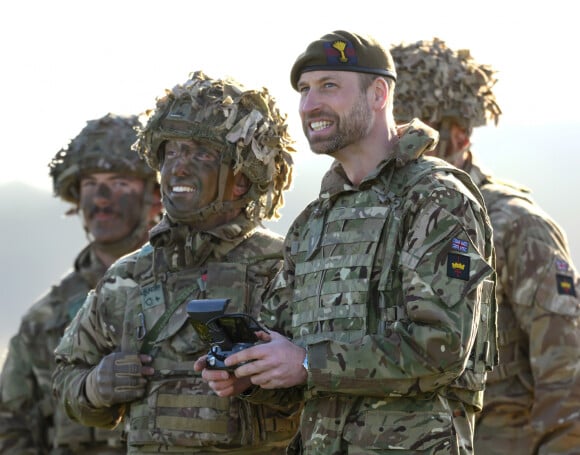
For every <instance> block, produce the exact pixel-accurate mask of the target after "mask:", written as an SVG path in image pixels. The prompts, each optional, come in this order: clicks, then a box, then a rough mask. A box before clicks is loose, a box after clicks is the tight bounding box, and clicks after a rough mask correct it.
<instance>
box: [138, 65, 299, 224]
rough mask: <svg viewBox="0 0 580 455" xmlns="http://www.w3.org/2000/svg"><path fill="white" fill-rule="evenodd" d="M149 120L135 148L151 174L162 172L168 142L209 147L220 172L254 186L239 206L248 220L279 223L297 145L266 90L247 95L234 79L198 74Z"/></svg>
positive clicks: (159, 104) (151, 113)
mask: <svg viewBox="0 0 580 455" xmlns="http://www.w3.org/2000/svg"><path fill="white" fill-rule="evenodd" d="M147 115H148V120H147V123H146V125H145V126H144V127H143V128H141V129H140V130H139V132H138V140H137V142H136V143H135V146H134V148H135V149H136V150H137V151H138V152H139V153H140V154H141V156H142V157H144V158H145V160H146V161H147V162H148V163H149V165H150V166H151V167H152V168H154V169H156V170H159V169H160V167H161V164H162V163H161V160H162V156H161V153H160V152H161V151H162V149H161V146H162V144H163V143H164V142H165V141H168V140H183V139H192V140H195V141H198V142H206V143H209V144H210V145H211V146H213V147H215V148H216V149H217V150H219V151H220V152H221V162H222V167H223V166H225V167H226V168H233V171H234V173H237V172H242V173H243V174H244V175H245V176H246V177H247V178H248V179H249V180H250V181H251V182H252V185H251V188H250V190H249V191H248V193H247V194H246V195H245V196H244V198H243V199H244V200H245V202H244V201H241V202H242V204H244V205H243V206H244V209H245V211H246V214H248V216H250V217H252V218H257V219H271V218H278V217H279V213H278V209H279V208H280V207H282V206H283V205H284V198H283V191H284V190H286V189H288V188H289V186H290V183H291V180H292V157H291V155H290V152H293V151H294V149H293V148H292V146H291V145H292V144H293V142H294V141H293V140H292V139H291V138H290V136H289V134H288V132H287V124H286V116H285V115H282V114H280V112H279V110H278V108H277V107H276V104H275V100H274V98H273V97H272V96H271V95H270V94H269V93H268V90H267V89H266V88H262V89H261V90H248V89H246V88H244V87H243V86H242V85H241V84H240V83H239V82H237V81H235V80H233V79H212V78H210V77H208V76H206V75H205V74H204V73H203V72H201V71H196V72H194V73H191V74H190V76H189V79H188V80H187V81H186V82H185V83H183V84H180V85H177V86H175V87H174V88H173V89H172V90H166V91H165V95H164V96H162V97H159V98H157V104H156V108H155V109H154V110H153V111H149V112H147ZM216 204H217V203H216ZM221 208H222V207H221V206H220V209H221ZM215 210H219V209H215Z"/></svg>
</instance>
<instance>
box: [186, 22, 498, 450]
mask: <svg viewBox="0 0 580 455" xmlns="http://www.w3.org/2000/svg"><path fill="white" fill-rule="evenodd" d="M396 77H397V76H396V70H395V66H394V64H393V60H392V58H391V55H390V54H389V52H388V51H386V50H385V49H384V48H383V47H382V46H381V45H380V44H379V43H378V42H377V41H376V40H375V39H373V38H371V37H366V36H362V35H358V34H354V33H349V32H346V31H335V32H333V33H330V34H327V35H324V36H323V37H322V38H320V39H318V40H316V41H314V42H313V43H311V44H310V45H309V46H308V47H307V49H306V51H305V52H304V53H303V54H302V55H300V56H299V57H298V59H297V60H296V62H295V63H294V66H293V67H292V71H291V76H290V79H291V84H292V87H293V88H294V89H295V90H296V91H297V92H299V94H300V102H299V113H300V117H301V119H302V127H303V130H304V134H305V135H306V138H307V139H308V141H309V143H310V147H311V149H312V151H313V152H314V153H316V154H326V155H330V156H332V157H333V158H334V159H335V161H334V163H333V164H332V166H331V168H330V169H329V171H328V172H327V174H326V175H325V176H324V178H323V180H322V185H321V190H320V196H319V198H318V199H316V200H315V201H313V202H312V203H311V204H309V205H308V206H307V207H306V208H305V209H304V211H303V212H302V213H301V214H300V215H299V216H298V218H297V219H296V220H295V222H294V223H293V225H292V226H291V228H290V230H289V232H288V235H287V237H286V240H285V246H286V248H285V262H284V269H283V270H282V271H281V272H280V273H279V274H278V276H277V278H276V280H275V282H274V285H273V286H272V288H271V289H270V291H269V295H268V298H267V302H266V308H267V311H266V312H265V313H263V315H262V317H263V320H264V322H265V323H266V324H268V325H270V327H272V328H273V329H274V330H275V331H274V330H272V331H271V332H270V333H269V334H266V333H262V334H261V337H262V340H263V341H264V343H263V344H260V345H258V346H254V347H252V348H250V349H248V350H245V351H242V352H240V353H237V354H235V355H233V356H232V357H230V358H229V359H227V360H226V363H227V364H229V365H236V364H238V363H240V362H246V361H249V360H252V362H249V363H246V364H243V365H241V366H239V367H237V369H236V370H235V377H234V376H232V375H228V374H227V373H225V372H215V371H210V370H208V369H205V370H204V372H203V376H204V378H205V379H206V380H208V381H209V383H210V385H211V386H212V388H213V389H214V390H216V392H217V393H218V394H219V395H221V396H227V395H231V394H236V393H240V392H243V396H244V397H245V399H246V400H248V401H250V402H253V403H260V402H275V401H276V400H279V401H280V402H284V400H293V399H294V400H299V399H302V400H304V402H305V404H304V412H303V415H302V419H301V427H300V428H301V437H300V439H299V440H298V441H296V442H297V444H296V446H302V447H301V450H302V451H303V453H305V454H329V455H330V454H346V453H349V454H379V453H380V454H389V453H396V454H416V453H430V454H434V453H449V454H459V453H461V454H470V453H472V452H473V428H474V420H475V413H476V412H477V411H479V410H481V406H482V403H483V387H484V384H485V378H486V373H487V371H488V369H490V368H491V367H492V366H493V364H494V363H495V362H496V359H495V349H494V340H495V325H494V323H493V322H494V321H495V311H496V310H495V300H494V279H495V277H494V273H493V269H492V258H493V246H492V241H491V226H490V224H489V221H488V218H487V215H486V212H485V209H484V205H483V201H482V198H481V194H480V193H479V191H478V190H477V189H476V187H475V186H474V185H473V182H472V181H471V179H470V178H469V177H468V176H467V175H466V174H465V173H464V172H462V171H459V170H457V169H456V168H454V167H452V166H450V165H449V164H447V163H446V162H444V161H443V160H439V159H435V158H427V157H424V154H425V152H428V151H429V150H431V149H433V147H435V145H436V144H437V138H438V135H437V132H436V131H434V130H433V129H431V128H429V127H428V126H426V125H425V124H423V123H421V122H419V121H414V122H411V123H410V124H409V125H406V126H405V127H404V128H397V125H396V124H395V122H394V119H393V112H392V106H393V94H394V90H395V85H396ZM202 362H203V359H202V360H200V361H199V362H198V364H197V366H198V368H199V367H200V364H201V363H202Z"/></svg>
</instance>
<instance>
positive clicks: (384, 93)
mask: <svg viewBox="0 0 580 455" xmlns="http://www.w3.org/2000/svg"><path fill="white" fill-rule="evenodd" d="M369 89H370V90H371V93H370V95H371V102H372V105H373V107H374V108H375V109H376V110H382V109H384V108H385V106H386V104H387V100H388V97H389V86H388V84H387V81H385V79H384V78H382V77H377V78H375V80H374V81H373V83H372V84H371V86H370V87H369Z"/></svg>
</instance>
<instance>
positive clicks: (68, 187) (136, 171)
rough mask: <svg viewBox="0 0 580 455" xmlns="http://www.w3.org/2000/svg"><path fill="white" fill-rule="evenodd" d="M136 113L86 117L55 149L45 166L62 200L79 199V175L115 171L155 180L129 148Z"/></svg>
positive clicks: (137, 122) (132, 140) (54, 188)
mask: <svg viewBox="0 0 580 455" xmlns="http://www.w3.org/2000/svg"><path fill="white" fill-rule="evenodd" d="M138 125H139V119H138V117H137V116H136V115H133V116H121V115H115V114H111V113H109V114H107V115H105V116H104V117H101V118H99V119H95V120H89V121H88V122H87V125H86V126H85V127H84V128H83V129H82V130H81V132H80V133H79V134H78V135H77V136H76V137H75V138H74V139H72V140H71V141H70V142H69V144H68V145H67V146H66V147H65V148H63V149H61V150H59V151H58V152H57V153H56V155H55V156H54V157H53V158H52V160H51V161H50V163H49V164H48V167H49V169H50V176H51V177H52V184H53V191H54V194H55V196H59V197H61V198H62V199H64V200H65V201H68V202H71V203H73V204H77V203H78V202H79V185H80V179H81V177H82V176H84V175H87V174H91V173H97V172H115V173H119V174H123V175H132V176H136V177H140V178H143V179H144V180H156V178H157V175H156V172H155V171H154V170H153V169H152V168H150V167H149V166H148V165H147V163H146V162H145V161H144V160H143V159H141V157H140V156H139V154H138V153H136V152H135V151H134V150H132V145H133V143H134V142H135V140H136V139H137V133H136V130H135V128H136V127H137V126H138Z"/></svg>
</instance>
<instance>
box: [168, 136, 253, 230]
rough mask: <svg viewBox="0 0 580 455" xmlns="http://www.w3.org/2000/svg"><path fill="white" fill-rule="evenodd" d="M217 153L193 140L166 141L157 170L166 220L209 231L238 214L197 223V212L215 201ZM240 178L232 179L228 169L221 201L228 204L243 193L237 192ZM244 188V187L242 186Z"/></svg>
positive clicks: (233, 212) (213, 217) (217, 191)
mask: <svg viewBox="0 0 580 455" xmlns="http://www.w3.org/2000/svg"><path fill="white" fill-rule="evenodd" d="M220 168H221V156H220V153H219V152H218V151H217V150H216V149H215V148H213V147H212V146H211V145H208V144H205V143H201V142H196V141H193V140H170V141H167V142H165V144H164V153H163V160H162V164H161V169H160V177H161V194H162V201H163V205H164V207H165V210H166V211H167V214H168V215H169V217H170V218H172V219H173V220H175V221H179V222H182V223H185V224H189V225H190V226H192V227H194V228H196V229H198V230H204V229H211V228H212V227H214V226H217V225H219V224H222V223H224V222H225V221H227V220H229V219H231V218H233V217H234V216H236V215H237V213H239V210H238V211H229V212H221V213H216V214H211V215H207V216H204V217H203V219H200V217H199V214H198V211H199V210H200V209H203V208H205V207H207V206H209V205H211V204H212V203H213V202H215V201H216V200H217V199H218V197H219V189H220V188H219V185H220ZM238 181H242V182H244V181H245V179H244V177H243V175H242V174H239V175H238V176H236V178H234V176H233V171H232V169H231V168H230V169H229V170H228V175H227V176H226V179H225V187H224V191H223V195H222V197H221V198H220V200H221V201H231V200H233V199H236V198H238V197H239V196H240V195H241V194H242V193H243V192H245V191H246V190H247V187H246V186H244V188H243V191H238ZM244 185H245V184H244Z"/></svg>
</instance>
